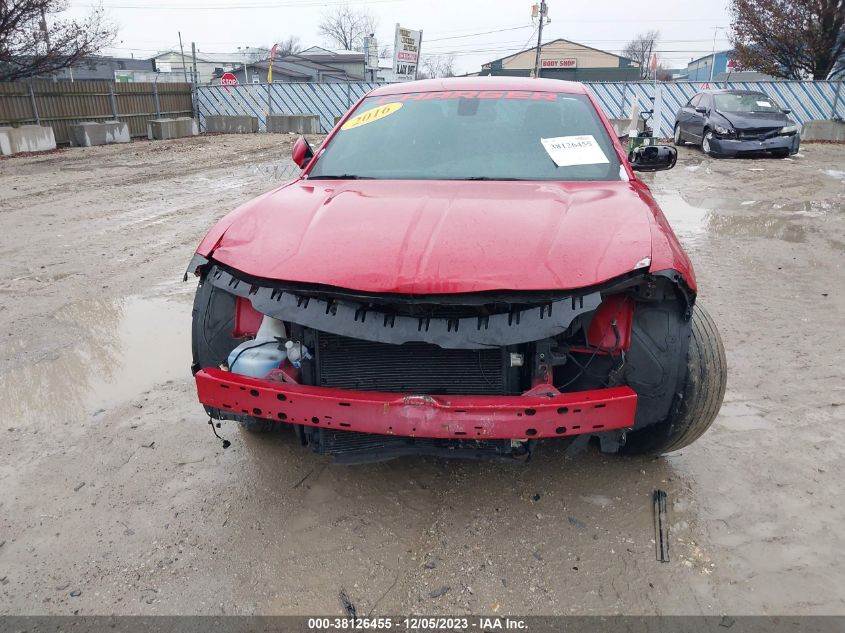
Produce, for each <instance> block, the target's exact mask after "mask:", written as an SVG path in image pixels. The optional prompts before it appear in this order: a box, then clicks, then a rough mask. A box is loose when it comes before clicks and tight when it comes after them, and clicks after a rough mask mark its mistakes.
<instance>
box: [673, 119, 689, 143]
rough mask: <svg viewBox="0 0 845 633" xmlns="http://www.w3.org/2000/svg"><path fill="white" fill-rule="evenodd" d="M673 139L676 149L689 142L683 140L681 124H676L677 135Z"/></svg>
mask: <svg viewBox="0 0 845 633" xmlns="http://www.w3.org/2000/svg"><path fill="white" fill-rule="evenodd" d="M673 139H674V142H675V146H676V147H681V146H682V145H686V144H687V142H686V141H685V140H684V139H683V138H681V124H680V123H675V133H674V136H673Z"/></svg>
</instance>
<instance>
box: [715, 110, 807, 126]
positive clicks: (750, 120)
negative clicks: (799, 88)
mask: <svg viewBox="0 0 845 633" xmlns="http://www.w3.org/2000/svg"><path fill="white" fill-rule="evenodd" d="M719 115H720V116H721V117H723V118H725V119H727V121H728V123H730V124H731V126H732V127H733V128H734V129H735V130H745V129H749V128H760V127H783V126H785V125H789V124H790V123H791V121H790V120H789V118H788V117H787V116H786V115H785V114H783V113H777V112H722V111H721V110H719Z"/></svg>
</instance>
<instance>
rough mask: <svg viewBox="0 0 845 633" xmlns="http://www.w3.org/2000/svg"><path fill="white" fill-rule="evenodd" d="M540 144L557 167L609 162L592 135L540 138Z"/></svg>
mask: <svg viewBox="0 0 845 633" xmlns="http://www.w3.org/2000/svg"><path fill="white" fill-rule="evenodd" d="M540 142H541V143H542V144H543V147H544V148H545V149H546V152H548V154H549V156H550V157H551V159H552V160H553V161H554V162H555V165H557V166H558V167H571V166H572V165H598V164H600V163H608V162H610V161H608V160H607V156H605V155H604V152H603V151H602V149H601V147H599V144H598V143H596V139H595V138H593V135H592V134H584V135H582V136H558V137H556V138H541V139H540Z"/></svg>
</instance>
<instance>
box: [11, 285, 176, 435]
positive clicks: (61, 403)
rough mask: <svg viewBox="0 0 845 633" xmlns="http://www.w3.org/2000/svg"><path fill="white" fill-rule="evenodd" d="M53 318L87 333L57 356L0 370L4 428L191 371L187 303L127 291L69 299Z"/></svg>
mask: <svg viewBox="0 0 845 633" xmlns="http://www.w3.org/2000/svg"><path fill="white" fill-rule="evenodd" d="M56 318H57V319H58V322H59V324H60V325H61V323H62V322H66V323H68V324H71V323H72V324H73V325H74V326H75V329H78V331H80V332H81V333H82V336H80V338H79V341H78V343H77V344H76V345H75V346H73V347H71V348H68V349H65V350H62V351H61V352H60V353H59V354H58V356H57V357H56V358H54V359H52V360H46V361H42V362H39V363H36V364H32V365H24V366H22V367H19V368H17V369H13V370H11V371H8V372H6V373H4V374H0V397H2V398H3V401H4V402H5V403H6V416H5V417H6V420H7V427H11V426H14V427H18V428H52V427H55V426H56V425H57V424H61V423H68V422H78V421H81V420H84V419H86V418H88V417H89V416H90V415H91V414H93V413H95V412H97V411H99V410H103V409H109V408H110V407H113V406H115V405H118V404H121V403H123V402H126V401H128V400H131V399H133V398H135V397H138V396H139V395H140V394H141V393H143V392H144V391H146V390H148V389H150V388H152V387H153V386H154V385H156V384H159V383H162V382H165V381H167V380H174V379H181V378H184V377H185V376H186V375H188V374H187V372H188V371H189V367H190V362H191V360H190V359H191V339H190V327H191V308H190V305H187V304H183V303H177V302H173V301H166V300H163V299H142V298H140V297H129V298H127V299H124V300H120V301H90V302H83V303H76V304H70V305H68V306H66V307H65V308H63V309H62V310H61V311H60V312H58V313H57V314H56Z"/></svg>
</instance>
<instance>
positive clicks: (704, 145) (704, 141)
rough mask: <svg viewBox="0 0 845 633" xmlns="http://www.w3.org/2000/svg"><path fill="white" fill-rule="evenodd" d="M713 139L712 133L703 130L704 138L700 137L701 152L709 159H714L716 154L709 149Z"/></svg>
mask: <svg viewBox="0 0 845 633" xmlns="http://www.w3.org/2000/svg"><path fill="white" fill-rule="evenodd" d="M712 139H713V132H711V131H710V130H704V136H702V137H701V151H702V152H704V153H705V154H707V155H708V156H710V157H711V158H716V154H715V153H714V152H713V150H712V149H711V148H710V141H711V140H712Z"/></svg>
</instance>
